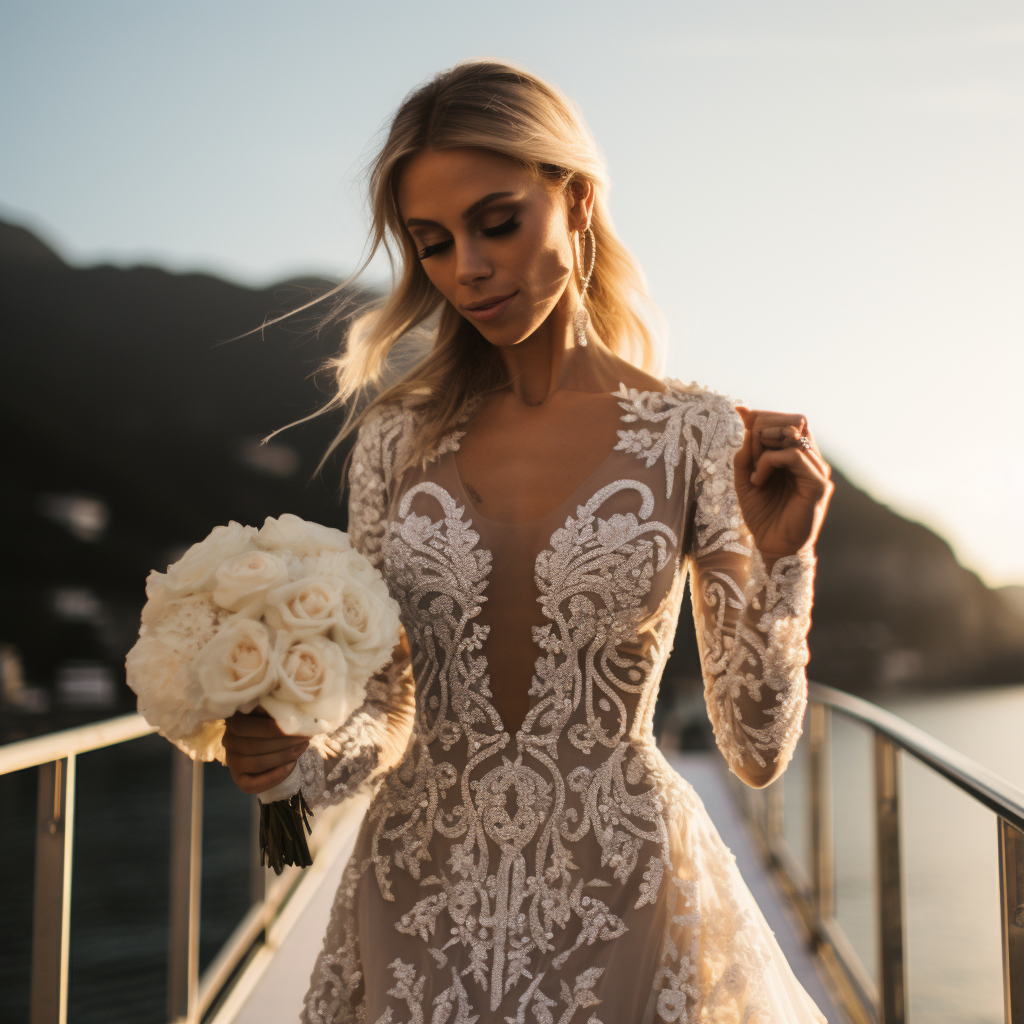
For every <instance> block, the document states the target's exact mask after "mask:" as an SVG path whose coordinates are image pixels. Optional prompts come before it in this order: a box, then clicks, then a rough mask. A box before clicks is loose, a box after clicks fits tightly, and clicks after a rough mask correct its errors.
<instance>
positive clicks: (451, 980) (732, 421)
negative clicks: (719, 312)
mask: <svg viewBox="0 0 1024 1024" xmlns="http://www.w3.org/2000/svg"><path fill="white" fill-rule="evenodd" d="M666 384H667V387H668V390H667V391H666V392H664V393H661V392H638V391H636V390H634V389H626V388H624V387H621V388H620V390H619V391H618V392H616V393H615V396H616V398H617V399H618V400H619V405H620V406H621V408H622V409H623V410H625V413H624V415H622V416H621V417H620V419H621V420H622V422H624V423H636V424H639V426H638V427H637V428H632V429H624V430H619V432H618V433H619V438H620V440H619V442H618V444H617V445H616V449H615V450H616V451H619V452H622V453H623V457H624V458H625V457H626V456H628V455H633V456H635V457H636V458H635V462H634V463H633V465H634V466H635V471H634V473H633V475H632V476H629V475H626V476H624V477H622V478H617V479H613V480H610V481H608V482H606V483H601V481H600V480H598V481H597V482H596V484H595V490H594V493H593V495H592V496H591V497H590V498H589V500H587V501H585V502H584V503H582V504H580V505H579V506H578V507H577V508H576V511H575V514H572V515H569V516H567V517H566V518H565V521H564V523H563V524H562V525H561V526H559V527H558V528H557V529H555V530H554V532H553V533H552V534H551V536H550V540H549V543H548V546H547V547H546V548H545V549H543V550H541V551H540V552H538V553H537V555H536V560H535V564H534V578H535V583H536V590H537V595H538V596H537V600H538V602H539V603H540V606H541V609H542V612H543V615H544V617H545V619H546V622H545V624H544V625H542V626H537V627H533V629H532V638H533V642H534V645H535V647H536V661H535V672H534V676H533V679H532V681H531V686H530V691H529V692H530V698H531V702H530V707H529V711H528V713H527V716H526V718H525V719H524V721H523V724H522V726H521V727H520V729H519V730H518V732H517V733H516V736H515V740H514V741H513V737H512V736H510V735H509V733H508V732H507V731H505V730H504V727H503V723H502V721H501V716H500V715H499V713H498V711H497V709H496V708H495V706H494V705H493V703H492V701H491V697H492V694H491V691H490V677H489V666H488V663H487V659H486V657H485V656H484V654H483V653H482V650H483V648H484V647H485V642H486V641H487V639H488V631H489V629H490V627H489V626H487V625H486V624H481V623H480V622H478V621H476V620H477V619H478V618H479V617H480V614H481V609H482V608H483V606H484V604H485V603H486V602H487V601H488V600H497V599H500V594H495V593H494V592H493V591H491V592H489V584H490V583H491V582H492V581H491V579H490V577H491V572H492V564H493V560H492V552H491V551H490V550H488V549H487V548H486V547H484V546H483V544H482V543H481V534H480V532H479V531H478V530H477V529H475V528H474V526H473V523H472V515H471V510H467V508H466V506H465V505H464V504H460V503H459V501H458V499H457V497H456V496H455V495H453V494H452V493H450V492H449V491H448V490H446V489H445V487H443V486H441V484H439V483H437V482H436V481H435V480H433V479H430V478H428V479H425V480H422V481H420V482H419V483H416V484H414V485H412V486H408V487H407V488H406V489H405V490H404V493H402V494H400V495H394V496H392V495H390V494H389V490H390V487H391V476H392V473H391V470H392V468H393V466H394V465H395V464H396V460H397V459H398V458H399V456H400V454H401V446H402V444H403V438H407V437H409V436H410V432H411V431H412V430H413V429H414V422H413V421H414V417H413V414H412V413H411V411H410V410H408V409H402V408H399V407H389V408H384V409H380V410H377V415H376V416H375V417H372V418H371V419H369V420H368V421H367V422H366V423H365V424H364V426H363V428H362V429H361V430H360V433H359V437H358V439H357V442H356V449H355V451H354V453H353V461H352V470H351V474H352V475H351V499H350V524H349V531H350V534H351V536H352V540H353V544H355V545H356V546H357V547H358V548H359V549H360V550H361V551H363V552H364V553H365V554H366V555H367V557H369V558H370V559H371V561H373V562H374V564H376V565H378V566H379V567H380V568H381V571H382V572H383V574H384V576H385V579H387V581H388V584H389V587H390V588H391V591H392V594H393V595H394V596H395V598H396V599H397V600H398V602H399V605H400V607H401V611H402V621H403V625H404V629H405V631H406V635H407V638H408V641H409V647H410V656H409V657H406V658H403V659H399V660H396V661H395V662H393V663H392V664H391V665H390V666H389V667H388V669H387V670H385V671H384V672H382V673H380V674H379V675H378V677H377V679H375V680H373V681H372V682H371V686H370V687H369V688H368V693H367V700H366V702H365V703H364V705H363V706H362V707H361V708H360V709H358V710H357V711H356V712H355V713H354V714H353V715H352V716H351V717H350V719H349V721H348V722H346V723H345V725H344V726H343V727H342V728H341V729H340V730H339V731H338V732H337V733H335V734H334V735H332V736H328V737H321V738H318V742H317V744H316V749H314V748H312V747H311V749H310V750H309V751H307V753H306V754H304V755H303V757H302V758H301V759H300V764H301V766H302V769H303V788H304V792H305V794H306V797H307V800H309V801H310V803H311V805H314V806H315V805H317V804H324V803H327V802H332V801H337V800H341V799H344V797H345V796H347V795H349V794H351V793H353V792H357V791H359V790H362V789H368V790H370V792H371V793H372V794H373V799H372V801H371V804H370V808H369V810H368V812H367V816H366V820H365V821H364V824H363V829H362V831H361V833H360V838H359V841H358V843H357V850H356V854H354V855H353V858H352V860H351V861H350V863H349V864H348V865H347V867H346V870H345V873H344V875H343V878H342V883H341V885H340V887H339V891H338V896H337V899H336V901H335V906H334V908H333V911H332V919H331V923H330V926H329V928H328V933H327V936H326V939H325V944H324V951H323V953H322V954H321V957H320V959H319V960H318V962H317V966H316V969H315V971H314V976H313V984H312V987H311V989H310V992H309V994H308V996H307V1000H306V1008H305V1015H304V1018H303V1019H304V1020H305V1021H307V1022H309V1024H314V1022H318V1024H326V1022H327V1021H331V1022H335V1021H359V1022H364V1024H365V1022H366V999H365V993H362V994H361V993H360V989H361V985H362V983H363V982H364V977H363V974H364V972H363V968H362V956H363V954H364V950H363V949H362V948H361V945H360V937H359V934H358V925H357V922H356V893H357V890H358V888H359V887H360V886H366V885H370V886H375V887H376V889H377V890H378V892H379V897H380V898H381V899H383V900H384V901H387V902H391V903H395V902H396V901H398V899H399V897H398V896H396V888H395V887H396V880H397V878H398V876H397V875H396V873H401V877H402V878H403V879H409V880H411V881H412V882H413V883H414V884H415V887H416V888H417V889H418V890H419V891H420V895H419V897H418V898H416V899H414V900H412V901H409V899H408V895H405V896H403V897H402V901H403V902H402V905H401V906H399V907H398V908H397V913H396V914H395V920H394V930H395V934H396V935H398V936H402V937H405V939H407V940H409V941H413V940H414V941H415V942H417V943H419V944H420V945H419V947H418V948H420V949H421V950H422V955H421V956H420V957H419V960H418V962H416V963H410V962H408V955H407V954H406V953H402V954H401V955H399V956H397V957H392V958H391V959H390V960H389V961H388V964H389V970H390V971H391V973H392V976H393V979H394V981H393V985H392V987H391V988H389V989H387V993H386V994H387V996H388V997H390V1001H388V1000H383V1002H385V1003H386V1007H385V1008H384V1009H383V1010H382V1012H381V1013H380V1014H379V1015H378V1016H377V1018H376V1020H375V1022H374V1024H384V1022H393V1024H399V1021H403V1022H404V1021H425V1020H427V1019H428V1018H427V1017H426V1014H427V1012H428V1011H429V1012H430V1013H431V1016H430V1018H429V1019H430V1021H431V1024H473V1022H476V1021H478V1020H479V1021H484V1020H487V1021H490V1020H499V1019H503V1020H504V1021H508V1022H513V1024H526V1022H527V1021H528V1020H530V1021H536V1022H552V1024H553V1022H555V1021H558V1022H559V1024H601V1020H599V1019H598V1017H597V1016H595V1015H594V1014H593V1013H590V1014H589V1015H588V1016H584V1014H585V1013H586V1012H587V1009H588V1008H590V1007H598V1010H597V1012H600V1006H599V1004H600V1003H601V1002H602V999H603V998H607V993H606V992H603V990H602V972H603V970H604V968H603V967H600V966H597V965H594V966H590V967H586V962H587V957H588V956H595V957H596V956H597V955H598V951H599V950H600V949H601V948H602V947H603V946H604V944H606V943H612V944H614V943H615V942H616V940H622V939H623V938H624V937H625V936H628V935H629V933H630V919H631V916H632V915H633V914H634V913H644V914H650V913H655V912H660V913H661V917H660V918H659V920H663V922H664V924H663V928H664V932H663V936H662V941H661V947H660V952H659V960H658V963H657V964H656V965H653V966H652V968H651V979H652V980H651V985H652V986H653V989H654V992H655V996H652V998H656V1008H657V1019H658V1020H661V1021H687V1022H689V1021H697V1020H698V1019H700V1020H704V1019H708V1020H711V1019H715V1020H723V1021H724V1020H733V1019H735V1020H736V1021H740V1020H743V1021H750V1022H753V1021H757V1020H759V1019H762V1017H763V1013H764V1012H765V1011H763V1009H762V1007H763V1006H764V1005H767V1004H765V1003H764V999H765V995H764V993H765V988H764V976H765V973H766V971H767V970H768V968H769V966H770V963H771V956H770V951H769V950H768V949H767V947H766V945H765V943H764V942H763V941H761V940H759V939H758V935H757V932H756V929H755V930H751V929H750V928H746V927H745V926H744V922H745V915H746V914H747V913H749V911H748V910H745V909H744V907H743V905H742V904H741V901H738V900H737V899H736V898H734V896H733V895H732V893H731V889H732V887H734V886H735V881H734V872H735V867H734V863H733V859H732V856H731V854H730V853H729V851H728V850H727V849H726V848H725V847H724V846H722V844H721V841H720V840H719V839H718V837H717V833H715V832H714V830H713V827H712V826H710V821H709V820H708V819H707V815H706V812H705V811H704V809H703V806H702V805H701V803H700V801H699V799H698V798H697V797H696V794H695V793H694V792H693V790H692V788H691V787H690V786H689V785H688V784H687V783H685V781H684V780H682V779H680V778H679V776H678V775H677V774H676V773H675V772H673V771H672V770H671V769H670V768H669V766H668V765H667V763H666V762H665V760H664V758H663V756H662V755H661V754H660V752H659V751H658V750H657V747H656V745H655V743H654V739H653V736H652V732H651V723H652V718H653V711H654V702H655V697H656V693H657V688H658V683H659V681H660V678H661V673H662V670H663V668H664V665H665V662H666V660H667V658H668V655H669V652H670V650H671V646H672V636H673V633H674V629H675V627H676V623H677V621H678V616H679V608H680V604H681V601H682V593H683V587H684V585H685V580H686V577H687V574H688V572H689V573H691V574H692V586H693V592H694V618H695V624H696V627H697V635H698V643H699V647H700V650H701V657H702V666H703V671H704V678H705V696H706V700H707V706H708V712H709V715H710V716H711V720H712V723H713V726H714V732H715V738H716V741H717V743H718V745H719V748H720V749H721V750H722V752H723V754H724V755H725V757H726V760H727V762H728V763H729V766H730V768H731V770H733V771H734V772H736V773H737V774H740V776H741V777H744V775H745V773H746V772H748V771H751V770H753V769H752V768H751V762H753V763H754V764H756V765H757V766H758V767H759V768H762V769H763V768H765V767H766V766H767V765H768V763H769V762H773V761H775V760H777V759H781V763H782V764H783V765H784V764H785V762H786V761H787V760H788V758H789V756H790V755H791V753H792V747H793V745H794V744H795V741H796V738H797V737H798V736H799V735H800V729H801V722H802V716H803V711H804V706H805V703H806V685H805V680H804V676H803V667H804V664H805V663H806V645H805V635H806V631H807V626H808V624H809V610H810V599H811V579H812V574H813V567H814V562H813V556H812V555H809V554H804V553H801V554H800V555H798V556H793V557H792V558H788V559H780V560H779V561H778V562H776V564H775V566H774V567H773V571H772V573H771V576H770V577H768V575H767V574H766V573H765V571H764V565H763V562H762V561H761V559H760V556H759V555H758V554H757V552H756V551H755V552H752V548H751V543H750V538H749V534H748V533H747V532H746V528H745V526H744V524H743V521H742V516H741V515H740V513H739V508H738V504H737V502H736V498H735V491H734V489H733V486H732V461H731V460H732V456H733V453H734V452H735V450H736V447H737V445H738V444H739V441H740V440H742V433H743V431H742V424H741V422H740V421H739V417H738V415H737V414H736V413H735V412H734V411H733V409H732V406H731V403H730V402H729V401H728V400H727V399H726V398H724V397H723V396H718V395H713V394H710V393H709V392H707V391H704V390H702V389H699V388H697V387H696V386H686V385H682V384H681V383H680V382H678V381H674V380H669V381H666ZM461 436H462V432H461V431H455V432H453V433H452V434H449V435H448V436H447V437H446V438H445V439H443V441H442V443H441V445H440V446H439V449H438V453H437V454H438V456H440V455H442V454H447V453H452V452H454V451H455V450H457V447H458V438H459V437H461ZM658 466H661V467H662V469H661V476H660V479H659V477H658V476H657V475H656V474H657V473H658V470H657V469H656V467H658ZM624 468H625V467H624ZM662 490H663V491H664V497H661V492H662ZM625 500H632V501H633V503H634V504H637V505H638V509H637V510H636V511H629V512H623V511H616V510H615V509H616V508H624V507H625V506H624V505H621V502H623V501H625ZM414 505H415V507H416V508H415V509H414ZM389 508H390V510H391V511H390V513H389V512H388V509H389ZM609 508H611V509H612V511H610V512H609V511H607V509H609ZM416 509H418V511H417V510H416ZM684 537H689V538H690V544H689V550H688V551H683V549H682V545H683V541H684ZM768 695H771V697H772V698H774V699H772V700H766V699H765V697H766V696H768ZM773 755H774V756H773ZM589 851H593V853H591V852H589ZM594 857H597V858H599V868H600V871H599V872H598V873H597V874H596V875H594V874H593V872H592V871H590V870H588V871H586V873H583V872H582V871H581V868H580V866H579V865H580V864H584V863H593V862H594V861H593V858H594ZM371 868H372V870H369V869H371ZM587 875H590V876H591V877H587ZM735 877H738V876H735ZM401 891H402V892H403V893H405V894H408V893H409V892H410V891H411V890H410V889H409V882H408V881H405V880H403V881H402V886H401ZM673 894H674V895H673ZM712 899H714V901H715V910H714V912H713V913H711V914H708V912H707V911H708V907H709V906H710V904H708V902H707V901H709V900H712ZM643 908H648V909H646V910H645V909H643ZM637 920H640V918H637ZM645 920H646V918H645ZM409 948H410V947H409V946H407V945H404V944H403V945H402V946H401V949H402V950H408V949H409ZM588 950H589V951H591V952H589V953H588V952H587V951H588ZM702 951H703V952H702ZM374 955H379V953H377V952H376V947H375V953H374ZM403 956H405V957H406V958H405V959H403ZM602 956H603V954H602ZM581 957H583V959H581ZM570 961H571V963H570ZM574 967H575V969H574ZM580 968H583V969H580ZM562 969H564V970H565V972H566V973H565V974H562V973H560V971H561V970H562ZM435 989H436V991H437V994H436V995H433V996H431V999H430V1001H429V1004H428V1003H425V1002H424V1000H426V999H427V993H430V992H434V991H435ZM506 997H508V998H507V999H506ZM382 999H383V997H382V996H378V1001H380V1000H382ZM642 1000H643V1001H646V1000H647V993H643V994H642ZM375 1005H376V1004H375ZM382 1005H383V1003H382ZM495 1012H498V1013H499V1014H500V1015H501V1016H497V1017H492V1016H489V1015H488V1014H489V1013H492V1014H493V1013H495ZM733 1012H735V1016H730V1014H731V1013H733ZM704 1013H706V1014H708V1015H709V1016H707V1017H706V1018H705V1017H703V1016H701V1014H704ZM759 1014H761V1016H759ZM396 1015H398V1016H396ZM638 1019H639V1018H638ZM764 1019H767V1018H766V1017H765V1018H764ZM795 1019H797V1018H794V1020H795ZM799 1019H801V1020H809V1019H815V1020H823V1018H821V1017H820V1015H818V1016H817V1017H815V1018H809V1017H803V1018H799ZM610 1020H611V1018H608V1019H606V1020H605V1024H610Z"/></svg>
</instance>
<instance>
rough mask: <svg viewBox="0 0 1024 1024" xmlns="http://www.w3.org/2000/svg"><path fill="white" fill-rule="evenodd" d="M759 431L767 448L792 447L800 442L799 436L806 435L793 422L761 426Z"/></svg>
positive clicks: (762, 442)
mask: <svg viewBox="0 0 1024 1024" xmlns="http://www.w3.org/2000/svg"><path fill="white" fill-rule="evenodd" d="M757 433H758V436H759V437H760V438H761V444H762V445H763V446H764V447H765V448H785V447H787V446H788V447H790V448H792V447H793V446H794V445H796V444H799V438H801V437H803V436H804V435H803V434H801V433H800V430H799V428H798V427H796V426H794V425H793V424H792V423H788V424H785V425H775V426H771V427H760V428H759V429H758V431H757Z"/></svg>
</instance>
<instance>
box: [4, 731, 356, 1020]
mask: <svg viewBox="0 0 1024 1024" xmlns="http://www.w3.org/2000/svg"><path fill="white" fill-rule="evenodd" d="M156 731H157V730H156V728H155V727H153V726H151V725H149V723H148V722H146V720H145V719H144V718H143V717H142V716H141V715H138V714H129V715H121V716H120V717H117V718H110V719H106V720H104V721H101V722H93V723H91V724H89V725H83V726H78V727H76V728H73V729H64V730H62V731H60V732H55V733H49V734H47V735H45V736H38V737H34V738H32V739H27V740H17V741H15V742H13V743H8V744H5V745H3V746H0V775H7V774H10V773H11V772H16V771H23V770H25V769H30V768H38V769H39V798H38V804H37V812H36V855H35V862H36V869H35V894H34V902H33V924H32V974H31V998H30V1010H29V1020H30V1024H67V999H68V968H69V956H70V949H69V939H70V920H71V889H72V884H71V883H72V870H71V869H72V857H71V855H72V851H73V848H74V817H75V815H74V810H75V778H76V764H77V756H78V755H79V754H83V753H87V752H89V751H94V750H100V749H102V748H104V747H112V746H116V745H118V744H120V743H127V742H129V741H131V740H135V739H139V738H141V737H143V736H148V735H150V734H152V733H154V732H156ZM169 753H171V755H172V757H173V760H174V764H173V771H172V776H171V778H172V781H171V874H170V922H169V943H168V971H167V973H168V1019H169V1020H170V1021H171V1022H173V1024H197V1022H198V1021H199V1020H200V1019H201V1018H202V1016H203V1014H204V1013H205V1012H206V1011H207V1010H208V1009H209V1008H210V1007H211V1006H212V1005H213V1003H214V1002H215V1001H216V1000H217V999H218V997H219V996H220V994H221V992H222V991H223V989H224V987H225V985H226V984H227V983H228V981H229V979H230V978H231V976H232V974H233V972H234V969H235V967H236V966H237V965H238V964H240V963H241V962H242V960H243V959H244V958H245V956H246V955H247V954H248V952H249V951H250V950H251V949H252V948H253V946H254V944H256V943H258V942H259V941H260V939H261V936H263V935H264V934H265V932H266V929H267V928H269V927H270V925H271V923H272V922H273V921H274V920H275V919H276V918H277V916H278V915H279V914H280V912H281V910H282V908H283V907H284V905H285V904H286V903H287V902H288V901H289V900H290V898H291V897H292V894H293V893H294V892H295V890H296V887H297V886H298V883H299V882H300V879H301V877H302V871H301V870H300V869H299V868H294V867H293V868H286V869H285V871H284V873H283V874H282V875H281V876H280V877H279V878H273V880H272V881H271V876H268V874H267V872H265V871H264V869H263V867H262V865H261V864H260V863H259V857H258V851H257V848H256V828H255V825H256V823H257V822H258V814H256V808H255V805H254V820H253V824H254V829H253V835H252V844H253V857H252V859H251V868H252V875H253V884H252V887H251V889H252V899H253V903H252V907H251V908H250V910H249V912H248V913H247V914H246V916H245V917H244V919H243V920H242V922H241V923H240V924H239V926H238V927H237V928H236V929H235V932H234V933H233V935H232V936H231V938H229V940H228V941H227V942H226V943H225V944H224V946H223V947H222V949H221V950H220V952H219V953H218V955H217V957H216V958H215V959H214V961H213V963H212V964H210V966H209V967H208V968H207V970H206V971H205V972H204V973H203V975H202V976H200V975H199V957H198V951H199V919H200V914H199V910H200V880H201V874H202V872H201V868H202V864H201V859H202V800H203V762H201V761H192V760H190V759H189V758H188V756H187V755H185V754H183V753H182V752H181V751H178V750H173V751H169ZM337 810H339V809H338V808H328V809H326V810H325V811H324V812H323V813H320V814H318V815H317V818H318V819H319V820H318V821H317V823H316V825H315V827H314V830H313V835H312V836H311V837H310V840H309V844H310V850H311V852H313V853H314V854H315V853H316V850H317V849H318V847H319V846H320V845H322V843H323V842H324V841H325V840H326V838H327V836H328V835H329V834H330V832H331V829H332V828H333V826H334V825H335V824H336V822H337V821H338V820H339V818H340V815H339V814H338V813H332V812H336V811H337Z"/></svg>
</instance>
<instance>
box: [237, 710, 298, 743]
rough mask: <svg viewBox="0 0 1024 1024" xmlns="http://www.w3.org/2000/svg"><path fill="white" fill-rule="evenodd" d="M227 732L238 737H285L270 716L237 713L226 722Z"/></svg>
mask: <svg viewBox="0 0 1024 1024" xmlns="http://www.w3.org/2000/svg"><path fill="white" fill-rule="evenodd" d="M224 728H225V730H227V731H229V732H232V733H234V735H236V736H262V737H267V738H269V737H271V736H284V735H285V733H284V732H282V730H281V727H280V726H279V725H278V724H277V722H275V721H274V719H273V718H271V717H270V716H269V715H255V714H249V715H246V714H242V712H241V711H236V712H235V713H234V714H233V715H232V716H231V717H230V718H228V719H226V720H225V722H224Z"/></svg>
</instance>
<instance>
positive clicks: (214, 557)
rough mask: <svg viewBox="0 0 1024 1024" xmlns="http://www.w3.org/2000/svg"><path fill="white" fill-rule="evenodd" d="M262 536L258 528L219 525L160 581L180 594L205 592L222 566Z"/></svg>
mask: <svg viewBox="0 0 1024 1024" xmlns="http://www.w3.org/2000/svg"><path fill="white" fill-rule="evenodd" d="M258 535H259V531H258V530H257V529H256V528H255V527H253V526H242V525H241V524H240V523H236V522H234V521H232V522H230V523H228V525H227V526H215V527H214V528H213V530H212V531H211V532H210V535H209V536H208V537H206V538H205V539H204V540H201V541H199V543H198V544H193V545H192V547H190V548H189V549H188V551H186V552H185V554H184V555H182V556H181V558H179V559H178V561H177V562H175V563H174V565H171V566H168V567H167V574H166V576H165V577H164V579H163V580H162V581H159V582H162V583H165V584H166V585H167V586H168V587H169V588H170V589H171V590H173V591H175V592H176V593H178V594H182V593H190V592H194V591H197V590H205V589H207V587H208V586H209V584H210V583H211V582H212V581H213V574H214V573H215V572H216V571H217V569H218V568H219V567H220V565H221V563H222V562H224V561H226V560H227V559H228V558H233V557H234V556H235V555H240V554H242V553H243V552H245V551H251V550H252V549H253V548H254V547H255V546H256V538H257V536H258ZM157 575H159V574H157ZM147 593H148V588H147Z"/></svg>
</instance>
